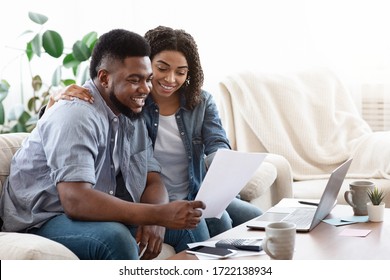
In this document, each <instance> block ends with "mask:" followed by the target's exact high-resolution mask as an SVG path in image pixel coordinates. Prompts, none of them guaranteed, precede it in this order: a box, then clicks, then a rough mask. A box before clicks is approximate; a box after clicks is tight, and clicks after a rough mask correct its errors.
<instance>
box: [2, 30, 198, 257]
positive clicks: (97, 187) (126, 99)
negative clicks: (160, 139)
mask: <svg viewBox="0 0 390 280" xmlns="http://www.w3.org/2000/svg"><path fill="white" fill-rule="evenodd" d="M149 54H150V48H149V45H148V44H147V42H146V41H145V39H144V38H143V37H142V36H140V35H138V34H135V33H133V32H130V31H125V30H122V29H116V30H112V31H110V32H108V33H106V34H104V35H102V36H101V37H100V38H99V41H98V42H97V44H96V45H95V47H94V51H93V54H92V60H91V65H90V76H91V80H89V81H88V82H87V83H86V84H85V85H84V86H85V87H86V88H88V89H89V90H90V92H91V93H92V95H93V97H94V102H93V104H91V103H88V102H85V101H82V100H79V99H75V100H73V101H71V102H69V101H60V102H57V103H56V104H55V105H54V106H52V107H51V108H50V109H49V110H47V112H46V113H45V114H44V116H43V117H42V118H41V119H40V120H39V122H38V124H37V127H36V128H35V129H34V131H33V132H32V133H31V135H30V136H29V138H28V139H27V140H26V141H25V142H24V144H23V147H22V148H21V149H20V150H19V151H18V152H17V153H16V154H15V156H14V158H13V160H12V164H11V171H10V176H9V178H8V181H7V182H6V184H5V186H4V189H3V193H2V195H1V200H2V201H1V202H2V203H1V205H3V208H2V209H0V215H1V218H2V219H3V230H4V231H20V232H31V233H35V234H38V235H41V236H45V237H47V238H50V239H52V240H55V241H57V242H60V243H62V244H63V245H65V246H66V247H68V248H69V249H70V250H72V251H73V252H74V253H75V254H76V255H77V256H78V257H79V258H80V259H137V258H138V257H139V252H140V251H144V249H145V253H144V255H143V257H144V258H146V259H150V258H154V257H156V256H157V255H158V254H159V252H160V251H161V248H162V243H163V242H166V243H169V244H171V245H172V246H174V247H175V249H176V251H181V250H183V249H185V248H186V246H187V243H189V242H192V241H193V240H192V239H191V235H190V234H189V232H188V231H187V230H184V229H191V228H195V227H196V226H197V224H198V223H199V221H200V218H201V210H199V208H204V204H203V203H202V202H200V201H192V202H191V201H175V202H171V203H168V202H169V200H168V195H167V191H166V189H165V187H164V185H163V183H162V180H161V178H160V174H159V172H160V166H159V164H158V163H157V161H156V160H155V159H154V157H153V149H152V143H151V140H150V139H149V137H148V132H147V130H146V127H145V123H144V121H143V119H142V118H140V117H139V113H140V112H141V111H142V108H143V106H144V103H145V99H146V97H147V96H148V94H149V92H150V90H151V79H152V68H151V64H150V59H149ZM165 227H167V228H168V229H165Z"/></svg>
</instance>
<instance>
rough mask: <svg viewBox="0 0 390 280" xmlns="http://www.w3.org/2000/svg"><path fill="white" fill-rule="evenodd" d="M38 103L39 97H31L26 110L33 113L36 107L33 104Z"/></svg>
mask: <svg viewBox="0 0 390 280" xmlns="http://www.w3.org/2000/svg"><path fill="white" fill-rule="evenodd" d="M37 101H39V97H37V96H34V97H31V98H30V99H29V100H28V102H27V108H28V109H29V110H30V111H32V112H33V111H34V110H35V108H36V106H35V103H36V102H37Z"/></svg>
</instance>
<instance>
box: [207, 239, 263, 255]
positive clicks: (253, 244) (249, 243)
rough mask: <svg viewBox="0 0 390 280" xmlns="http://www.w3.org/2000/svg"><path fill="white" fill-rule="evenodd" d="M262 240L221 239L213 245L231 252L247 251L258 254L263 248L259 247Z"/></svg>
mask: <svg viewBox="0 0 390 280" xmlns="http://www.w3.org/2000/svg"><path fill="white" fill-rule="evenodd" d="M262 242H263V240H262V239H260V238H259V239H249V238H248V239H246V238H239V239H222V240H220V241H218V242H217V243H215V247H220V248H227V249H233V250H248V251H257V252H260V251H261V250H262V249H263V248H262V246H261V244H262Z"/></svg>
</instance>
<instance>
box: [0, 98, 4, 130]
mask: <svg viewBox="0 0 390 280" xmlns="http://www.w3.org/2000/svg"><path fill="white" fill-rule="evenodd" d="M4 122H5V111H4V106H3V103H1V102H0V125H3V124H4ZM0 131H1V130H0Z"/></svg>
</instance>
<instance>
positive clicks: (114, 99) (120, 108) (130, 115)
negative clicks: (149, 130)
mask: <svg viewBox="0 0 390 280" xmlns="http://www.w3.org/2000/svg"><path fill="white" fill-rule="evenodd" d="M109 98H110V100H111V102H112V104H113V105H114V106H115V108H116V109H117V110H118V111H119V112H120V113H121V114H123V115H125V116H126V117H128V118H129V119H131V120H135V119H138V118H139V117H140V116H141V113H135V112H133V111H132V110H131V109H130V108H128V107H127V106H126V105H124V104H123V103H122V102H120V101H119V99H118V98H117V97H116V95H115V93H114V91H113V90H112V91H111V92H110V94H109Z"/></svg>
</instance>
